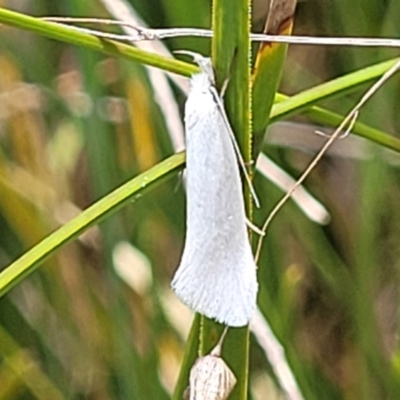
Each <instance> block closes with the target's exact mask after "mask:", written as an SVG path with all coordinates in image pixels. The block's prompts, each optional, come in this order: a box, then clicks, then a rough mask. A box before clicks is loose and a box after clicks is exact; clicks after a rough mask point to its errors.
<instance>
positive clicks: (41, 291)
mask: <svg viewBox="0 0 400 400" xmlns="http://www.w3.org/2000/svg"><path fill="white" fill-rule="evenodd" d="M130 3H131V4H132V6H133V7H134V8H135V10H136V11H137V12H138V13H139V14H140V15H141V17H142V18H143V19H144V20H145V21H146V22H147V23H148V25H149V26H151V27H175V26H193V27H204V28H209V27H210V26H211V22H212V17H211V2H210V1H206V0H203V1H200V0H196V1H192V2H188V1H185V0H174V1H165V0H151V1H150V0H148V1H143V0H131V1H130ZM0 6H1V7H4V8H9V9H13V10H15V11H19V12H22V13H26V14H28V15H34V16H49V15H61V16H96V17H109V15H108V14H107V12H106V10H105V8H104V7H103V5H102V4H101V2H100V1H96V0H90V1H85V2H82V1H79V0H70V1H68V2H55V1H49V0H36V1H29V0H25V1H23V0H21V1H19V2H15V1H7V0H3V1H0ZM266 10H267V7H265V4H264V2H263V1H262V0H257V1H256V0H255V3H254V11H253V16H252V18H253V25H254V28H253V31H256V30H257V31H261V30H262V27H263V25H264V23H265V18H266ZM399 15H400V3H399V2H398V1H397V0H385V1H383V0H364V2H363V4H362V5H361V4H360V3H359V2H349V1H347V0H325V1H316V0H309V1H304V2H300V3H299V4H298V7H297V12H296V17H295V24H294V33H297V34H304V35H316V36H317V35H318V36H322V35H324V36H344V35H347V36H369V37H379V36H387V37H396V36H398V35H399V25H398V22H397V21H398V16H399ZM232 29H233V28H232ZM0 37H1V40H0V268H1V269H5V268H6V267H7V266H9V265H10V264H11V263H12V262H13V261H15V260H16V259H18V258H19V257H20V256H21V255H23V254H24V253H25V252H26V251H27V250H28V249H29V248H32V247H33V246H34V245H36V244H37V243H39V242H40V241H41V240H42V239H43V238H45V237H46V236H47V235H48V234H49V233H51V232H53V231H55V230H56V229H57V228H59V227H60V226H63V225H64V224H66V222H67V221H70V220H71V219H73V218H75V217H76V216H77V215H79V214H80V213H81V212H82V210H84V209H86V208H87V207H88V206H90V205H91V204H94V203H95V202H96V201H98V200H99V199H102V198H104V196H106V195H107V194H109V193H110V192H112V191H113V190H115V189H116V188H118V187H120V186H121V185H122V184H124V183H126V182H129V181H130V180H131V179H132V178H134V177H137V176H141V177H142V178H140V179H144V177H145V176H146V175H140V174H141V173H144V172H146V171H148V170H149V169H150V168H152V167H154V166H156V165H157V163H159V162H160V161H161V160H164V159H167V158H168V157H169V156H171V155H173V154H174V146H173V144H172V141H171V132H170V130H169V128H170V126H171V125H170V124H169V123H168V121H167V120H166V119H165V118H164V115H163V111H162V109H161V108H160V105H159V103H158V102H157V101H158V99H157V97H156V95H155V93H154V91H153V86H152V84H151V81H150V79H149V75H148V70H147V69H146V68H145V67H144V65H143V64H141V63H135V62H133V63H132V62H129V61H127V60H126V59H124V58H123V57H112V56H109V55H108V56H107V55H105V54H99V53H95V52H94V51H90V50H88V49H85V48H84V46H80V47H79V46H71V45H68V44H65V43H62V42H61V41H55V40H49V39H48V38H44V37H42V36H39V35H36V34H33V33H30V32H27V31H24V30H18V29H15V28H11V27H8V26H6V25H2V26H0ZM165 44H166V45H167V46H168V48H169V49H170V50H176V49H189V50H192V51H198V52H201V53H203V54H210V52H211V45H210V40H209V39H199V38H197V39H196V38H194V39H193V38H174V39H169V40H166V41H165ZM113 51H114V50H113ZM254 53H255V51H254ZM397 55H398V50H393V49H392V50H388V49H365V48H364V49H357V48H340V47H330V48H322V47H317V46H291V47H290V49H289V52H288V57H287V59H286V61H285V66H284V68H283V72H282V79H281V84H280V89H279V90H280V92H282V93H285V94H288V95H294V94H297V93H300V92H301V91H303V90H305V89H308V88H312V87H314V86H316V85H319V84H321V83H322V82H326V81H330V80H331V79H333V78H336V77H338V76H341V75H344V74H347V73H350V72H352V71H355V70H357V69H362V68H365V67H367V66H369V65H373V64H377V63H379V62H382V61H385V60H388V59H391V58H393V57H396V56H397ZM132 57H133V56H132ZM125 58H126V57H125ZM132 59H134V58H132ZM143 62H148V61H145V60H143ZM151 62H153V65H159V66H160V64H157V62H160V63H161V61H157V59H154V60H153V59H152V61H151ZM175 67H176V68H178V64H173V63H171V64H170V68H169V69H173V68H175ZM165 68H167V67H165ZM185 68H186V70H185ZM192 71H193V68H192V69H191V67H190V66H187V67H182V69H181V70H180V71H179V72H180V73H181V74H185V75H186V76H188V75H189V74H190V73H191V72H192ZM177 72H178V71H177ZM399 84H400V82H399V78H398V77H394V78H393V79H392V80H390V81H389V82H388V83H387V84H386V86H385V87H384V88H382V89H381V90H380V91H379V92H378V93H377V94H376V95H375V97H374V98H373V99H372V100H371V101H370V102H368V103H367V105H366V106H365V107H364V109H363V110H362V112H361V115H360V122H363V123H364V124H366V125H367V126H369V127H370V128H375V131H374V132H375V133H376V132H377V133H376V134H377V135H378V139H377V140H378V141H379V138H382V137H383V133H386V134H389V135H393V136H394V137H397V138H398V137H399V136H400V135H399V132H400V122H399V118H398V114H399V113H398V106H397V104H398V103H399V101H400V98H399V97H400V96H399V93H400V91H399ZM171 87H172V90H173V94H174V98H175V101H176V104H177V105H178V107H179V110H180V112H181V114H182V112H183V104H184V100H185V96H184V95H183V94H182V92H181V91H180V90H179V88H178V87H177V86H176V84H173V83H171ZM366 88H367V86H366V84H364V85H360V84H357V85H356V84H354V90H347V91H340V90H338V93H337V95H336V96H330V97H329V98H325V97H324V96H323V94H322V93H321V95H320V98H323V99H324V100H323V102H320V103H318V106H323V107H325V108H326V109H329V110H331V111H334V112H336V113H338V114H341V115H344V114H345V113H346V112H347V111H349V110H350V108H351V107H352V106H353V105H354V104H355V102H356V101H357V100H358V99H359V98H360V96H361V94H362V93H363V91H364V90H365V89H366ZM229 90H230V89H229ZM228 96H229V92H228ZM316 100H318V99H316ZM229 101H230V100H229ZM256 101H257V102H259V101H262V100H260V99H259V98H257V99H255V102H256ZM229 105H231V103H229ZM232 107H233V109H234V106H232ZM254 108H255V109H257V108H258V109H260V107H256V106H255V107H254ZM261 108H262V107H261ZM228 112H229V110H228ZM273 113H274V110H273ZM317 117H318V115H317V116H316V115H315V113H314V114H313V113H312V112H308V113H306V114H305V115H303V116H296V117H292V120H295V121H296V122H302V123H303V122H307V123H308V122H309V123H315V122H322V121H324V120H323V118H317ZM234 118H236V116H235V117H234ZM277 119H278V118H275V119H274V118H272V120H273V122H276V120H277ZM325 122H326V123H327V124H328V123H336V122H334V121H333V120H332V119H331V120H329V121H328V119H327V120H326V121H325ZM278 124H279V122H276V129H279V125H278ZM360 129H361V128H360ZM361 131H362V129H361ZM379 132H380V133H379ZM256 133H258V132H256ZM282 133H284V132H283V131H282ZM360 134H362V132H361V133H360ZM276 136H278V138H279V134H276V133H275V134H274V137H276ZM364 136H365V135H364ZM306 139H307V140H306V141H305V143H304V145H301V146H299V145H298V144H292V145H291V143H286V142H285V143H283V142H280V141H279V140H274V141H272V139H271V141H269V138H268V135H267V138H266V140H265V141H264V142H263V143H262V144H260V147H262V150H263V151H264V152H265V153H266V154H267V155H268V156H269V157H270V158H271V159H273V160H274V161H275V162H276V163H277V164H278V165H280V166H281V167H282V168H283V169H284V170H286V171H287V172H288V173H290V174H291V175H292V176H299V175H300V173H301V172H302V171H303V170H304V168H305V166H306V165H307V164H308V163H309V161H310V160H311V158H312V155H313V153H314V150H313V148H314V147H313V143H314V142H315V141H314V139H315V140H317V137H316V135H314V134H313V128H311V127H310V128H309V134H308V135H307V136H306ZM352 139H353V137H350V138H349V139H345V140H344V141H343V143H344V145H343V147H342V149H343V154H337V153H333V152H332V154H331V155H328V156H326V157H325V158H324V160H323V162H322V163H321V164H320V165H319V167H318V169H317V170H316V171H315V172H314V173H313V174H312V176H311V177H310V179H309V180H308V181H307V182H306V187H307V188H308V189H309V191H310V192H311V193H313V195H315V197H316V198H318V199H319V200H320V201H321V202H322V203H323V204H324V205H325V207H326V208H327V209H328V210H329V211H330V213H331V222H330V224H329V225H327V226H322V227H321V226H319V225H317V224H316V223H314V222H312V221H310V220H309V219H307V217H306V216H305V215H304V214H303V213H302V212H301V211H300V210H299V209H298V208H296V206H294V205H293V204H292V203H288V204H287V205H286V206H285V208H284V209H283V210H282V212H281V213H280V214H279V215H278V217H277V218H276V220H275V221H274V222H273V224H272V226H271V229H270V230H269V232H268V236H267V238H266V240H265V244H264V247H263V251H262V255H261V259H260V262H259V282H260V294H259V307H260V309H261V311H262V312H263V314H264V315H265V317H266V318H267V320H268V321H269V323H270V325H271V327H272V329H273V331H274V332H275V334H276V335H277V337H278V338H279V340H280V342H281V343H282V345H283V346H284V348H285V350H286V355H287V357H288V360H289V364H290V366H291V369H292V371H293V373H294V375H295V377H296V379H297V382H298V384H299V387H300V389H301V391H302V393H303V396H304V399H306V400H314V399H315V400H316V399H327V400H331V399H332V400H336V399H346V400H348V399H357V400H359V399H366V400H367V399H368V400H376V399H397V398H400V354H399V348H398V342H397V336H398V321H397V318H398V301H399V299H398V273H399V267H400V257H399V255H400V252H399V250H400V246H399V238H400V207H399V206H398V205H399V200H398V199H399V196H400V193H399V191H400V189H399V188H400V185H399V183H400V171H399V160H400V158H399V156H398V155H397V154H395V153H394V152H393V151H389V150H387V149H385V148H383V147H382V146H379V145H377V144H375V143H372V142H365V143H364V142H362V143H361V142H359V141H353V140H352ZM347 140H348V142H346V141H347ZM260 143H261V141H260ZM310 143H311V144H310ZM381 143H382V141H381ZM314 144H315V143H314ZM361 145H362V147H361ZM392 147H393V148H395V146H392ZM173 160H175V161H176V160H177V159H173ZM182 163H183V160H181V159H179V160H178V161H177V162H176V164H174V166H173V167H172V166H170V168H171V171H172V170H173V171H176V170H177V169H179V168H180V169H182ZM163 165H164V166H165V165H166V164H163ZM165 168H166V169H165V172H167V167H165ZM152 171H153V170H152ZM169 175H170V176H169V179H163V180H162V181H161V180H160V182H156V184H154V185H153V188H152V190H151V191H150V190H148V191H146V192H145V193H141V192H140V193H139V192H137V193H136V195H135V196H133V197H132V198H130V200H129V201H128V200H127V198H126V199H125V200H124V202H125V203H127V205H126V206H125V207H123V208H120V210H119V211H118V212H113V213H111V214H110V215H108V216H107V218H103V220H102V222H101V223H100V224H99V225H97V226H92V227H91V228H90V229H87V230H86V231H85V232H84V233H83V234H82V235H81V236H79V238H78V239H77V240H75V241H71V242H70V243H69V244H68V245H66V246H63V247H62V248H60V249H59V250H58V251H57V252H56V253H55V255H53V256H52V257H51V258H48V259H47V260H46V261H45V262H44V264H43V265H42V266H41V267H40V268H39V269H38V270H37V271H36V272H35V273H34V274H31V275H29V276H28V277H25V278H24V279H23V281H22V282H20V283H19V284H18V285H17V286H15V288H13V289H12V290H10V291H9V292H8V293H7V294H6V295H5V296H3V297H2V298H1V300H0V399H43V400H44V399H96V400H97V399H99V400H102V399H157V400H159V399H160V400H162V399H169V398H171V396H172V393H173V391H174V388H175V385H176V382H177V379H178V375H179V371H180V367H181V364H182V358H183V355H184V352H185V351H186V350H187V347H186V345H185V342H186V339H187V336H188V334H189V330H190V326H191V324H192V320H193V316H192V314H191V312H190V311H189V310H188V309H187V308H186V307H184V306H183V305H182V304H180V302H179V301H178V300H177V299H176V297H175V296H174V294H173V293H172V292H171V290H170V288H169V282H170V279H171V276H172V274H173V272H174V270H175V268H176V267H177V265H178V263H179V258H180V254H181V250H182V246H183V240H184V234H185V193H184V189H183V187H182V183H181V178H180V175H179V174H178V173H170V174H169ZM157 179H158V178H157ZM138 182H139V181H138ZM140 182H142V181H140ZM142 183H143V185H144V186H146V183H145V181H143V182H142ZM255 187H256V190H257V193H258V194H259V197H260V199H261V203H262V207H261V209H259V210H255V212H254V217H255V222H256V223H257V224H258V225H261V224H262V222H263V221H264V220H265V218H266V216H267V215H268V212H269V211H271V209H272V208H273V206H274V205H275V204H276V202H277V201H278V199H279V198H280V197H281V196H282V192H281V190H280V189H277V188H276V187H275V186H274V185H273V184H272V183H270V182H268V181H266V180H265V179H264V178H263V177H261V176H260V174H257V173H256V174H255ZM121 204H122V203H121ZM198 326H199V324H198V320H197V319H196V321H195V324H194V325H193V330H192V339H193V340H191V341H190V342H191V343H192V345H191V348H190V350H191V351H192V357H194V354H195V353H196V351H197V346H196V345H197V339H198V337H197V330H198ZM193 332H194V333H193ZM228 342H229V336H228ZM228 358H229V356H228ZM270 362H271V360H268V359H267V358H266V356H265V354H264V351H263V350H262V348H261V346H260V344H259V343H258V341H257V340H256V339H255V337H254V336H253V335H250V377H249V379H250V384H249V395H248V396H249V397H248V398H249V399H254V400H261V399H283V398H284V394H283V393H282V390H280V388H279V384H278V380H277V379H276V377H275V376H274V373H273V368H271V364H270Z"/></svg>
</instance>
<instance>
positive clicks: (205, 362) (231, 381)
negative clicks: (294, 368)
mask: <svg viewBox="0 0 400 400" xmlns="http://www.w3.org/2000/svg"><path fill="white" fill-rule="evenodd" d="M189 382H190V388H189V393H190V395H189V400H226V399H227V398H228V396H229V394H230V393H231V391H232V389H233V388H234V386H235V385H236V378H235V375H233V372H232V371H231V370H230V369H229V367H228V366H227V365H226V363H225V361H224V360H223V359H222V358H220V357H216V356H212V355H207V356H205V357H201V358H199V359H197V361H196V363H195V364H194V365H193V367H192V369H191V370H190V378H189Z"/></svg>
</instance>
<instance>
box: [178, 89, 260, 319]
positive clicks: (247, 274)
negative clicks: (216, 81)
mask: <svg viewBox="0 0 400 400" xmlns="http://www.w3.org/2000/svg"><path fill="white" fill-rule="evenodd" d="M185 115H186V118H185V125H186V138H187V139H186V141H187V146H186V148H187V150H186V165H187V233H186V241H185V247H184V251H183V255H182V259H181V263H180V265H179V268H178V270H177V271H176V274H175V276H174V279H173V282H172V287H173V288H174V290H175V292H176V294H177V295H178V297H180V299H181V300H182V301H183V302H184V303H186V304H187V305H188V306H189V307H190V308H192V309H193V310H195V311H196V312H199V313H201V314H204V315H206V316H207V317H209V318H214V319H216V320H217V321H218V322H221V323H225V324H227V325H229V326H243V325H246V324H247V323H248V322H249V320H250V318H251V315H252V314H253V311H254V308H255V304H256V296H257V280H256V266H255V262H254V258H253V255H252V251H251V247H250V243H249V239H248V234H247V229H246V217H245V207H244V200H243V193H242V183H241V180H240V174H239V167H238V164H237V160H236V156H235V152H234V148H233V144H232V141H231V138H230V136H229V131H228V129H227V127H226V124H225V122H224V120H223V117H222V116H221V112H220V111H219V108H218V106H217V104H216V103H215V101H214V98H213V95H212V93H211V92H210V91H209V90H193V91H192V93H191V94H190V96H189V98H188V100H187V103H186V113H185Z"/></svg>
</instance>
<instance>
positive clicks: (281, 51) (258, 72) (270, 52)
mask: <svg viewBox="0 0 400 400" xmlns="http://www.w3.org/2000/svg"><path fill="white" fill-rule="evenodd" d="M295 7H296V0H271V4H270V10H269V15H268V19H267V21H266V24H265V28H264V33H266V34H271V35H275V34H276V35H290V33H291V31H292V25H293V15H294V10H295ZM287 47H288V46H287V44H283V43H268V42H265V43H261V44H260V47H259V49H258V53H257V57H256V62H255V68H254V72H253V77H252V80H253V130H254V146H253V150H254V153H253V154H254V155H257V154H258V153H259V151H260V146H261V143H262V141H263V138H264V135H265V129H266V127H267V125H268V122H269V116H270V112H271V107H272V104H273V102H274V98H275V93H276V91H277V89H278V85H279V81H280V78H281V73H282V67H283V63H284V60H285V57H286V53H287Z"/></svg>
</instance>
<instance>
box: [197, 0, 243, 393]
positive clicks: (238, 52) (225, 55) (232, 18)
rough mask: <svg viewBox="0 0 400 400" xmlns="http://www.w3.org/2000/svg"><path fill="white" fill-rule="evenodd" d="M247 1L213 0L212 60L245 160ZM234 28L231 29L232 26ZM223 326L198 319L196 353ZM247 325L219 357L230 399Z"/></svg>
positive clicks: (239, 388) (213, 339) (240, 387)
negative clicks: (228, 373) (228, 378)
mask: <svg viewBox="0 0 400 400" xmlns="http://www.w3.org/2000/svg"><path fill="white" fill-rule="evenodd" d="M249 18H250V2H249V1H248V0H215V1H214V2H213V20H212V21H213V22H212V25H213V26H212V28H213V32H214V37H213V40H212V59H213V64H214V68H215V73H216V84H217V88H218V89H221V87H222V86H223V85H224V83H225V82H226V81H227V80H228V85H227V91H226V94H225V96H224V105H225V108H226V112H227V116H228V119H229V122H230V124H231V126H232V129H233V132H234V133H235V135H236V138H237V142H238V144H239V148H240V150H241V153H242V155H243V158H244V160H245V162H247V161H249V160H250V157H251V151H250V149H251V131H250V127H251V125H250V116H251V98H250V57H249V56H250V41H249V33H250V19H249ZM232 27H235V29H232ZM245 191H246V197H245V203H246V209H247V215H249V217H251V198H250V195H249V192H248V187H247V185H245ZM222 329H223V327H222V326H221V325H220V324H217V323H215V322H213V321H210V320H209V319H207V318H204V317H203V318H202V329H201V336H200V353H201V355H204V354H207V353H208V352H209V351H210V350H211V349H212V348H213V347H214V346H215V344H216V343H217V341H218V338H219V337H220V335H221V333H222ZM248 353H249V330H248V327H244V328H238V329H230V331H229V333H228V336H227V338H226V341H225V345H224V350H223V353H222V358H223V359H224V360H225V361H226V362H227V364H228V365H229V367H230V368H231V369H232V371H233V373H234V375H235V377H236V379H237V384H236V386H235V388H234V390H233V392H232V394H231V395H230V397H229V398H230V399H232V400H244V399H247V392H248V383H247V378H248V364H249V358H248V357H249V356H248Z"/></svg>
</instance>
